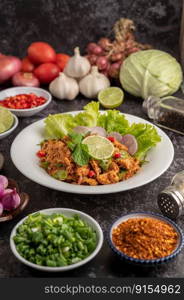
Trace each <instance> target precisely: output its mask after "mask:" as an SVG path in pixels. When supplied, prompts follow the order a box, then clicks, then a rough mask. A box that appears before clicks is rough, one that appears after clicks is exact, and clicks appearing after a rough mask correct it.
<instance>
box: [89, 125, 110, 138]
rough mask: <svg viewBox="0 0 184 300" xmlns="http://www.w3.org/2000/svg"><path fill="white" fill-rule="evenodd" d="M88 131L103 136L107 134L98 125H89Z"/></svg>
mask: <svg viewBox="0 0 184 300" xmlns="http://www.w3.org/2000/svg"><path fill="white" fill-rule="evenodd" d="M90 133H91V134H98V135H100V136H103V137H106V136H107V132H106V130H105V129H104V128H102V127H98V126H95V127H91V129H90Z"/></svg>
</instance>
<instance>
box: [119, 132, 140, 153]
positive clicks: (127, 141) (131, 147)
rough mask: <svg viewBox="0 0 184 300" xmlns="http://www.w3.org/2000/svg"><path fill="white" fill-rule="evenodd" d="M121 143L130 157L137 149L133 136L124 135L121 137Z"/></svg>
mask: <svg viewBox="0 0 184 300" xmlns="http://www.w3.org/2000/svg"><path fill="white" fill-rule="evenodd" d="M121 143H122V144H124V145H125V146H127V148H128V152H129V153H130V155H134V154H135V153H136V152H137V149H138V143H137V140H136V138H135V136H134V135H132V134H125V135H124V136H122V140H121Z"/></svg>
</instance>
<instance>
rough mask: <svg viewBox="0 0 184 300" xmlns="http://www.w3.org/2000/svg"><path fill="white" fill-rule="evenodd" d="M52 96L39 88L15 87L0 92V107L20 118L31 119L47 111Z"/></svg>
mask: <svg viewBox="0 0 184 300" xmlns="http://www.w3.org/2000/svg"><path fill="white" fill-rule="evenodd" d="M51 100H52V96H51V94H50V93H49V92H47V91H46V90H44V89H41V88H37V87H24V86H21V87H13V88H9V89H6V90H3V91H1V92H0V105H1V106H3V107H6V108H7V109H9V110H10V111H11V112H13V113H14V114H15V115H16V116H18V117H31V116H33V115H35V114H37V113H39V112H40V111H42V110H43V109H45V108H46V107H47V106H48V105H49V103H50V102H51Z"/></svg>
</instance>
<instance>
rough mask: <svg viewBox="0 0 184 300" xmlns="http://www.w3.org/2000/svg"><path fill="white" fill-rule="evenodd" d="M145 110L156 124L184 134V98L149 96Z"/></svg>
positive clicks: (144, 106) (145, 103) (144, 104)
mask: <svg viewBox="0 0 184 300" xmlns="http://www.w3.org/2000/svg"><path fill="white" fill-rule="evenodd" d="M143 110H144V111H145V112H146V113H147V115H148V117H149V118H150V119H152V120H153V122H154V123H155V124H156V125H158V126H160V127H163V128H165V129H169V130H172V131H174V132H177V133H180V134H183V135H184V99H181V98H178V97H173V96H168V97H164V98H159V97H155V96H149V97H148V98H147V99H145V100H144V102H143Z"/></svg>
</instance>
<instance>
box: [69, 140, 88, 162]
mask: <svg viewBox="0 0 184 300" xmlns="http://www.w3.org/2000/svg"><path fill="white" fill-rule="evenodd" d="M87 151H88V148H87V145H84V144H78V145H77V146H76V147H75V150H74V152H73V154H72V157H73V160H74V161H75V163H76V164H77V165H79V166H84V165H87V164H88V162H89V154H88V152H87Z"/></svg>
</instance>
